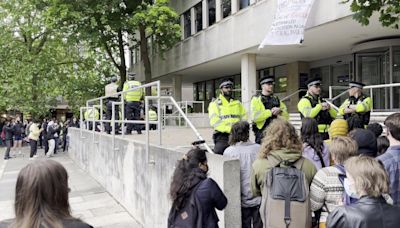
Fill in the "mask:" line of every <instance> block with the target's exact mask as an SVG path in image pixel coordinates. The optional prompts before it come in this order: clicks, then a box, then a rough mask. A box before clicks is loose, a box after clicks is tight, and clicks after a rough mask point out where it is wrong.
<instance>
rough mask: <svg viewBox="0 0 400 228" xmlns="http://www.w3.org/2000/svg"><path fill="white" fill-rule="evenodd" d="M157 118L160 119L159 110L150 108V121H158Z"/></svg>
mask: <svg viewBox="0 0 400 228" xmlns="http://www.w3.org/2000/svg"><path fill="white" fill-rule="evenodd" d="M157 119H158V115H157V112H156V111H154V110H151V109H150V110H149V120H150V121H157Z"/></svg>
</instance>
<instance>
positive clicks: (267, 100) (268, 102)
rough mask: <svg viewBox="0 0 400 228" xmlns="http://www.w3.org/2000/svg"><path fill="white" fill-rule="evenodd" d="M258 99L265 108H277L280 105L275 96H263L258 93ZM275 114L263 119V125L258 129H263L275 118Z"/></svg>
mask: <svg viewBox="0 0 400 228" xmlns="http://www.w3.org/2000/svg"><path fill="white" fill-rule="evenodd" d="M260 100H261V102H262V103H263V105H264V107H265V109H272V108H279V107H280V106H281V102H280V100H279V98H278V97H277V96H264V95H260ZM276 118H277V116H275V115H272V116H271V117H270V118H268V119H266V120H265V123H264V126H263V127H262V128H261V129H260V130H263V129H265V128H266V127H267V126H268V125H269V124H270V123H271V122H272V120H274V119H276Z"/></svg>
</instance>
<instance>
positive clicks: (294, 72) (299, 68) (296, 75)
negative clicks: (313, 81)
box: [286, 62, 310, 112]
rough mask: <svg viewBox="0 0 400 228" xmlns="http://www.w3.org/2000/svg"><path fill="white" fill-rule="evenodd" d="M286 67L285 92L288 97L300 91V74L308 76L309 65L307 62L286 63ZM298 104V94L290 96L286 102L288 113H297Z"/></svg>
mask: <svg viewBox="0 0 400 228" xmlns="http://www.w3.org/2000/svg"><path fill="white" fill-rule="evenodd" d="M286 66H287V73H288V75H287V90H286V95H290V94H292V93H294V92H296V91H297V90H299V89H300V80H299V79H300V74H301V73H305V74H309V71H310V70H309V64H308V63H307V62H294V63H288V64H286ZM298 102H299V94H296V95H294V96H292V97H291V98H290V99H289V101H287V102H286V106H287V108H288V111H289V112H297V103H298Z"/></svg>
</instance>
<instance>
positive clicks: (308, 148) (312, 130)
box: [300, 118, 330, 170]
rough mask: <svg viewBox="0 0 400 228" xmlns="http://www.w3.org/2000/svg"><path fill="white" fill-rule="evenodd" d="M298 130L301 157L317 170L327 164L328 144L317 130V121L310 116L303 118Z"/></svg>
mask: <svg viewBox="0 0 400 228" xmlns="http://www.w3.org/2000/svg"><path fill="white" fill-rule="evenodd" d="M300 132H301V141H303V157H305V158H307V159H308V160H310V161H311V162H312V163H313V164H314V165H315V167H316V168H317V170H319V169H321V168H323V167H327V166H329V165H330V163H329V159H330V157H329V151H328V146H327V145H326V144H325V143H324V141H323V140H322V137H321V135H320V134H319V132H318V122H317V121H316V120H315V119H312V118H304V119H303V120H302V125H301V130H300Z"/></svg>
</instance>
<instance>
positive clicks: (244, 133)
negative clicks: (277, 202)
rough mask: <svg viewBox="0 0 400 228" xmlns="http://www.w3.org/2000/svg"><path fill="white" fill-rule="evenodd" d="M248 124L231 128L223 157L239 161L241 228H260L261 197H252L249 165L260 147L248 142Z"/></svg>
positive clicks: (244, 123) (242, 123)
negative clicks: (227, 145)
mask: <svg viewBox="0 0 400 228" xmlns="http://www.w3.org/2000/svg"><path fill="white" fill-rule="evenodd" d="M249 134H250V124H249V123H248V122H246V121H240V122H237V123H235V124H234V125H233V126H232V130H231V135H230V136H229V145H230V146H229V147H228V148H226V149H225V151H224V157H229V158H234V159H239V161H240V184H241V185H240V190H241V205H242V228H251V227H253V228H262V222H261V218H260V212H259V210H260V204H261V197H259V196H258V197H253V194H252V193H251V189H250V174H251V173H250V172H251V165H252V164H253V162H254V161H255V160H256V158H257V153H258V151H259V149H260V145H259V144H257V143H253V142H250V141H249Z"/></svg>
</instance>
